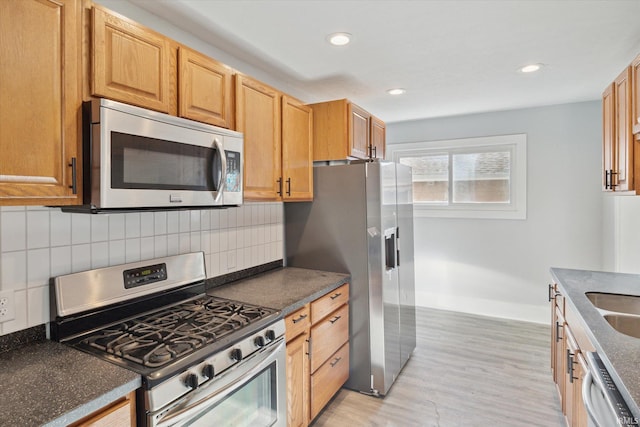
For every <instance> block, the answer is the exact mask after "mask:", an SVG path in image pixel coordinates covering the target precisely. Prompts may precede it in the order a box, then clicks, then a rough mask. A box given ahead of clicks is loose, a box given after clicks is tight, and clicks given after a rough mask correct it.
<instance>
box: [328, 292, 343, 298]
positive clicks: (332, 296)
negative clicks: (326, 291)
mask: <svg viewBox="0 0 640 427" xmlns="http://www.w3.org/2000/svg"><path fill="white" fill-rule="evenodd" d="M340 295H342V292H336V293H335V294H333V295H331V297H330V298H331V299H336V298H338V297H339V296H340Z"/></svg>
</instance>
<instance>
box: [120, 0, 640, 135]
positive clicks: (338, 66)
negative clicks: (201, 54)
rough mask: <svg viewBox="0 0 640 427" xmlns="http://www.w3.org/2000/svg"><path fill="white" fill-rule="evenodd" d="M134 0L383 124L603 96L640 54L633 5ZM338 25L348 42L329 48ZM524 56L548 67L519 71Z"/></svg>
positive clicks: (636, 2) (535, 0)
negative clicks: (399, 91) (395, 91)
mask: <svg viewBox="0 0 640 427" xmlns="http://www.w3.org/2000/svg"><path fill="white" fill-rule="evenodd" d="M130 1H131V2H132V3H134V4H135V5H137V6H139V7H141V8H143V9H146V10H147V11H150V12H152V13H154V14H156V15H158V16H160V17H161V18H164V19H166V20H167V21H169V22H171V23H172V24H174V25H175V26H177V27H179V28H181V29H183V30H185V31H188V32H190V33H192V34H194V35H196V36H197V37H199V38H201V39H203V40H204V41H206V42H207V43H209V44H211V45H213V46H215V47H217V48H218V49H221V50H223V51H225V52H228V53H230V54H231V55H233V56H235V57H237V58H239V59H241V60H242V61H244V62H246V63H248V64H251V65H252V66H254V67H257V68H260V69H262V70H264V71H265V72H266V73H268V74H270V75H274V76H277V78H278V79H280V80H283V81H286V82H287V83H288V84H289V85H290V86H291V87H294V88H296V90H297V91H299V93H301V94H304V98H303V100H304V101H306V102H317V101H324V100H329V99H337V98H349V99H351V100H352V101H354V102H355V103H357V104H359V105H360V106H362V107H363V108H365V109H367V110H368V111H370V112H371V113H373V114H375V115H376V116H378V117H380V118H381V119H383V120H384V121H386V122H394V121H402V120H411V119H419V118H430V117H441V116H451V115H459V114H468V113H476V112H484V111H496V110H506V109H513V108H522V107H531V106H542V105H553V104H561V103H568V102H578V101H586V100H595V99H599V97H600V94H601V92H602V90H603V89H604V88H605V86H606V85H607V84H609V83H610V82H611V81H613V79H614V78H615V77H616V76H617V75H618V73H619V72H620V71H622V70H623V68H624V67H625V66H626V65H628V64H629V63H630V62H631V60H632V59H633V58H634V57H635V56H636V55H637V54H639V53H640V0H598V1H592V0H369V1H366V0H340V1H339V0H130ZM336 31H344V32H349V33H351V34H352V35H353V39H352V43H351V44H349V45H347V46H344V47H333V46H331V45H329V44H328V43H327V42H326V40H325V38H326V36H327V34H329V33H332V32H336ZM528 63H543V64H545V67H544V68H543V69H542V71H540V72H538V73H534V74H522V73H519V72H517V71H516V70H517V68H518V67H520V66H522V65H525V64H528ZM394 87H403V88H405V89H406V90H407V92H406V94H404V95H402V96H397V97H392V96H390V95H388V94H386V90H387V89H390V88H394Z"/></svg>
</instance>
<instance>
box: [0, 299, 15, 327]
mask: <svg viewBox="0 0 640 427" xmlns="http://www.w3.org/2000/svg"><path fill="white" fill-rule="evenodd" d="M14 317H15V309H14V302H13V291H2V292H0V323H2V322H6V321H7V320H13V318H14Z"/></svg>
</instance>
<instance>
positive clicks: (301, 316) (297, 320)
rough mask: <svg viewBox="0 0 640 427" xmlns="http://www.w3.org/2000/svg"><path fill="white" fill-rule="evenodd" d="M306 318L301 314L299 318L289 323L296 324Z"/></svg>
mask: <svg viewBox="0 0 640 427" xmlns="http://www.w3.org/2000/svg"><path fill="white" fill-rule="evenodd" d="M306 318H307V315H306V314H301V315H300V317H298V318H297V319H291V321H292V322H293V323H298V322H299V321H301V320H303V319H306Z"/></svg>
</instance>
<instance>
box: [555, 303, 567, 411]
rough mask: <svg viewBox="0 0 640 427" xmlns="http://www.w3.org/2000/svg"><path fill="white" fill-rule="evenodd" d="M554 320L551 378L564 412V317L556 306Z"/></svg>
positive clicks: (565, 365) (565, 366)
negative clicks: (553, 364) (553, 361)
mask: <svg viewBox="0 0 640 427" xmlns="http://www.w3.org/2000/svg"><path fill="white" fill-rule="evenodd" d="M555 311H556V322H555V323H554V324H553V325H551V326H552V327H553V328H554V329H555V330H556V335H555V342H553V343H552V345H554V346H555V350H554V353H555V356H556V359H555V369H554V370H553V380H554V382H555V383H556V387H557V389H558V395H559V396H560V401H561V406H562V410H563V412H564V406H565V399H564V376H565V372H566V368H567V364H566V355H565V340H564V335H565V334H564V324H565V323H564V317H563V316H562V314H561V313H560V310H559V309H558V308H557V307H556V308H555Z"/></svg>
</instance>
